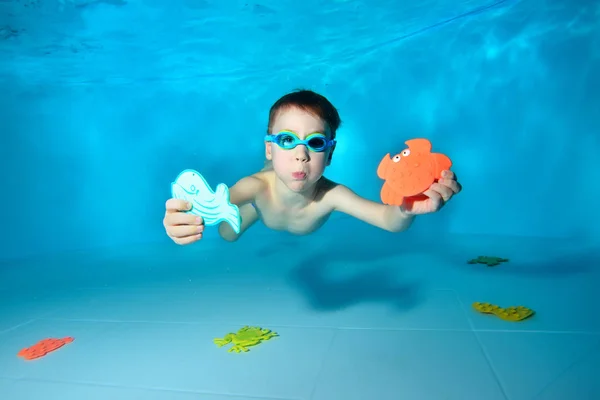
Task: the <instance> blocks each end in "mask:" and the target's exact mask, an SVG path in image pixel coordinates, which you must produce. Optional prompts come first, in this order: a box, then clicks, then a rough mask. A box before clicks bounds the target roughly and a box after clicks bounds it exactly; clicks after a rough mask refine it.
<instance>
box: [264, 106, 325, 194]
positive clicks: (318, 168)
mask: <svg viewBox="0 0 600 400" xmlns="http://www.w3.org/2000/svg"><path fill="white" fill-rule="evenodd" d="M281 131H290V132H293V133H295V134H296V136H298V138H300V139H302V140H304V139H306V137H307V136H309V135H310V134H313V133H317V132H318V133H322V134H325V135H326V136H327V138H328V139H330V133H329V132H328V129H326V126H325V123H324V122H323V121H322V120H321V119H320V118H319V117H316V116H313V115H312V114H309V113H307V112H306V111H303V110H300V109H298V108H296V107H291V108H289V109H287V110H283V111H281V112H279V114H278V115H277V117H276V118H275V121H274V123H273V127H272V132H271V133H272V134H273V135H276V134H277V133H279V132H281ZM265 145H266V148H265V152H266V157H267V160H271V161H272V162H273V170H274V171H275V174H276V175H277V177H278V178H279V179H280V180H281V181H282V182H283V183H284V184H285V185H286V186H287V187H288V188H289V189H290V190H292V191H294V192H303V191H305V190H307V189H310V188H312V187H313V186H314V184H315V183H316V182H317V181H318V180H319V179H320V178H321V176H322V175H323V171H325V167H326V166H328V165H329V162H330V154H331V152H332V151H333V148H328V149H326V150H325V151H322V152H315V151H310V150H309V149H308V148H307V147H306V146H305V145H303V144H299V145H297V146H296V147H294V148H293V149H282V148H281V147H279V146H278V145H277V144H275V143H270V142H266V143H265Z"/></svg>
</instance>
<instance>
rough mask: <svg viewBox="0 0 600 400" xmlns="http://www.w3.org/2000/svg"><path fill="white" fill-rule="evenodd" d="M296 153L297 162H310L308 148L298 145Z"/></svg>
mask: <svg viewBox="0 0 600 400" xmlns="http://www.w3.org/2000/svg"><path fill="white" fill-rule="evenodd" d="M295 150H296V152H295V154H294V155H295V156H296V160H297V161H302V162H306V161H308V160H309V157H308V149H307V148H306V146H304V145H302V144H301V145H298V146H296V149H295Z"/></svg>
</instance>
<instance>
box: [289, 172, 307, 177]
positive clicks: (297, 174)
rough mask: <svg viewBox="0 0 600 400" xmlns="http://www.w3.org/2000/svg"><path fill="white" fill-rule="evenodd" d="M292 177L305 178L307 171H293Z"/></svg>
mask: <svg viewBox="0 0 600 400" xmlns="http://www.w3.org/2000/svg"><path fill="white" fill-rule="evenodd" d="M292 178H294V179H304V178H306V172H302V171H298V172H292Z"/></svg>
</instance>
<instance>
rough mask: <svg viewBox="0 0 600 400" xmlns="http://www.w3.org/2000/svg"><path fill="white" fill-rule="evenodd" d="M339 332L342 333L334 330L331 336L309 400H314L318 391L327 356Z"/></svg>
mask: <svg viewBox="0 0 600 400" xmlns="http://www.w3.org/2000/svg"><path fill="white" fill-rule="evenodd" d="M339 331H340V330H339V329H335V330H334V332H333V335H332V336H331V340H330V341H329V344H328V345H327V349H326V350H325V352H324V353H323V358H322V360H321V365H319V369H318V372H317V376H316V378H315V383H314V384H313V387H312V389H311V391H310V394H309V395H308V399H309V400H312V399H313V397H314V396H315V391H316V390H317V385H318V384H319V379H320V377H321V373H322V372H323V368H324V366H325V359H326V358H327V355H328V354H329V353H330V352H331V348H332V347H333V342H334V341H335V338H336V337H337V335H338V333H339Z"/></svg>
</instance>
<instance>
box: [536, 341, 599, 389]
mask: <svg viewBox="0 0 600 400" xmlns="http://www.w3.org/2000/svg"><path fill="white" fill-rule="evenodd" d="M597 351H600V340H599V341H598V343H596V344H595V345H594V346H592V350H591V351H590V352H588V353H584V354H583V355H582V356H581V357H579V358H578V359H577V360H575V361H573V362H572V363H571V364H569V365H568V366H567V367H566V368H565V369H564V370H562V371H561V372H560V373H559V374H557V375H556V377H555V378H554V379H553V380H551V381H550V382H548V383H547V384H546V385H544V387H543V388H542V389H540V391H539V392H537V394H536V395H535V396H534V397H533V400H535V399H538V398H539V397H540V396H541V395H543V394H544V392H545V391H546V389H548V388H549V387H550V386H552V384H553V383H554V382H556V381H557V380H559V379H560V377H561V376H563V375H564V374H566V373H567V372H568V371H570V370H571V369H572V368H573V367H575V365H577V364H579V363H580V362H582V361H585V360H587V359H589V358H591V357H592V356H593V355H595V354H596V352H597Z"/></svg>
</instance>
